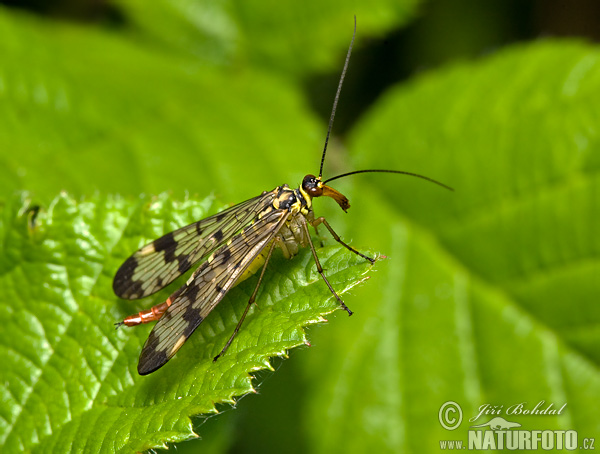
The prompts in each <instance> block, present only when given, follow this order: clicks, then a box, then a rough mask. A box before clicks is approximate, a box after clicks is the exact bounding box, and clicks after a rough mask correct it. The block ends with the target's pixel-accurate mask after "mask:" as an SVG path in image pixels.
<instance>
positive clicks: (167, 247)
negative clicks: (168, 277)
mask: <svg viewBox="0 0 600 454" xmlns="http://www.w3.org/2000/svg"><path fill="white" fill-rule="evenodd" d="M152 244H153V245H154V250H155V251H156V252H161V251H164V253H165V262H172V261H174V260H175V248H176V246H177V242H176V241H175V236H174V235H173V232H171V233H167V234H166V235H164V236H162V237H160V238H159V239H158V240H155V241H154V242H153V243H152Z"/></svg>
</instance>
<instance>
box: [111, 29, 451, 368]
mask: <svg viewBox="0 0 600 454" xmlns="http://www.w3.org/2000/svg"><path fill="white" fill-rule="evenodd" d="M354 33H355V34H356V22H355V28H354ZM353 43H354V36H353V37H352V42H351V44H350V48H349V50H348V54H347V56H346V61H345V64H344V69H343V71H342V76H341V78H340V82H339V85H338V89H337V92H336V96H335V100H334V104H333V110H332V114H331V118H330V121H329V128H328V131H327V137H326V140H325V147H324V149H323V155H322V158H321V167H320V171H319V176H314V175H310V174H309V175H306V176H305V177H304V179H303V181H302V184H301V185H300V187H299V188H297V189H291V188H290V187H289V186H288V185H283V186H278V187H276V188H275V189H273V190H272V191H268V192H263V193H262V194H261V195H259V196H258V197H254V198H252V199H250V200H247V201H245V202H242V203H240V204H238V205H235V206H233V207H231V208H228V209H226V210H224V211H222V212H220V213H217V214H215V215H213V216H210V217H208V218H205V219H203V220H201V221H198V222H195V223H193V224H190V225H188V226H186V227H182V228H180V229H178V230H175V231H174V232H171V233H167V234H166V235H164V236H163V237H161V238H159V239H157V240H155V241H153V242H151V243H149V244H147V245H146V246H144V247H142V248H141V249H139V250H138V251H137V252H135V253H134V254H133V255H132V256H131V257H129V259H127V260H126V261H125V262H124V263H123V265H122V266H121V268H119V270H118V271H117V274H116V275H115V278H114V281H113V289H114V292H115V293H116V294H117V295H118V296H120V297H122V298H127V299H137V298H143V297H145V296H148V295H151V294H153V293H155V292H157V291H159V290H161V289H162V288H164V287H165V286H167V285H168V284H170V283H171V282H173V280H175V279H176V278H177V277H179V276H181V275H182V274H183V273H185V272H186V271H188V270H189V269H190V268H191V266H193V265H194V264H196V263H198V262H201V264H200V266H199V267H198V268H197V269H196V271H195V272H194V273H193V274H192V276H191V277H190V278H189V279H188V281H187V282H186V283H185V284H184V285H183V286H182V287H181V288H180V289H178V290H177V291H176V292H174V293H173V294H172V295H171V296H169V298H167V300H166V301H165V302H163V303H161V304H158V305H156V306H154V307H153V308H151V309H149V310H146V311H142V312H139V313H138V314H135V315H131V316H129V317H127V318H125V319H124V320H123V322H121V323H119V324H118V325H122V324H124V325H127V326H135V325H138V324H141V323H147V322H151V321H156V320H158V322H157V324H156V326H155V327H154V329H153V330H152V332H151V333H150V336H149V337H148V340H147V341H146V343H145V344H144V347H143V349H142V353H141V355H140V360H139V364H138V372H139V373H140V374H141V375H146V374H149V373H151V372H153V371H155V370H157V369H158V368H160V367H162V366H163V365H164V364H165V363H166V362H167V361H168V360H169V359H171V358H172V357H173V355H175V353H176V352H177V351H178V350H179V348H180V347H181V346H182V345H183V344H184V342H185V341H186V340H187V339H188V337H189V336H190V335H191V334H192V333H193V332H194V330H195V329H196V328H197V327H198V325H200V323H202V321H203V320H204V319H205V318H206V316H207V315H208V314H209V313H210V312H211V311H212V310H213V309H214V308H215V306H216V305H217V304H218V303H219V302H220V301H221V300H222V299H223V297H224V296H225V295H226V294H227V292H228V291H229V290H231V288H232V287H234V286H235V285H236V284H238V283H239V282H241V281H242V280H244V279H246V278H247V277H248V276H250V275H251V274H253V273H255V272H257V271H258V270H259V269H261V267H262V270H261V273H260V276H259V279H258V283H257V285H256V287H255V289H254V292H253V293H252V296H251V297H250V299H249V301H248V304H247V306H246V309H245V311H244V313H243V315H242V317H241V318H240V320H239V322H238V324H237V326H236V328H235V330H234V331H233V333H232V335H231V337H230V338H229V340H228V341H227V343H226V344H225V345H224V347H223V349H222V350H221V352H220V353H219V354H218V355H217V356H215V358H214V360H215V361H216V360H217V359H218V358H219V357H220V356H221V355H223V354H224V353H225V351H226V350H227V348H228V347H229V345H230V344H231V342H232V341H233V339H234V337H235V335H236V334H237V332H238V331H239V329H240V327H241V325H242V322H243V321H244V318H245V317H246V315H247V313H248V311H249V309H250V307H251V305H252V304H253V303H254V300H255V298H256V294H257V292H258V289H259V286H260V283H261V281H262V278H263V276H264V273H265V270H266V268H267V265H268V263H269V259H270V258H271V254H272V253H273V250H274V248H275V247H278V248H280V249H281V250H282V251H283V255H284V256H285V257H286V258H291V257H293V256H294V255H296V254H297V253H298V250H299V247H306V246H309V247H310V249H311V251H312V255H313V258H314V260H315V264H316V267H317V270H318V272H319V273H320V275H321V276H322V277H323V280H324V282H325V284H326V285H327V286H328V287H329V290H330V291H331V293H332V294H333V295H334V296H335V298H336V299H337V301H338V302H339V304H340V305H341V307H342V308H343V309H344V310H346V311H347V312H348V314H349V315H352V311H351V310H350V309H349V308H348V307H347V306H346V305H345V304H344V302H343V301H342V299H341V298H340V297H339V295H338V294H337V293H336V291H335V290H334V289H333V287H332V286H331V284H330V283H329V281H328V280H327V277H326V276H325V274H324V272H323V268H322V267H321V264H320V263H319V258H318V256H317V252H316V250H315V247H314V245H313V243H312V240H311V237H310V232H309V225H310V226H312V227H314V228H315V230H316V228H317V226H319V225H321V224H323V225H324V226H325V227H326V228H327V230H328V231H329V232H330V233H331V235H332V236H333V238H334V239H335V240H336V241H338V242H339V243H340V244H342V245H343V246H344V247H346V248H347V249H349V250H350V251H352V252H354V253H355V254H357V255H359V256H361V257H363V258H364V259H365V260H368V261H370V262H371V263H373V262H374V261H375V260H374V259H373V258H371V257H367V256H366V255H363V254H361V253H360V252H358V251H357V250H355V249H354V248H352V247H351V246H349V245H348V244H346V243H345V242H343V241H342V240H341V239H340V237H339V236H338V235H337V234H336V233H335V231H334V230H333V229H332V228H331V226H330V225H329V223H328V222H327V221H326V220H325V218H323V217H319V218H315V216H314V213H313V209H312V200H313V198H315V197H321V196H327V197H331V198H333V199H334V200H335V201H336V202H337V203H338V205H339V206H340V207H341V208H342V209H343V210H344V211H346V210H347V209H348V208H350V203H349V202H348V199H347V198H346V197H345V196H344V195H343V194H341V193H339V192H338V191H336V190H335V189H333V188H331V187H330V186H328V185H326V184H325V183H327V182H328V181H332V180H335V179H338V178H342V177H345V176H348V175H353V174H356V173H362V172H389V173H401V174H408V175H412V176H416V177H419V178H423V179H426V180H429V181H432V182H434V183H436V184H439V185H441V186H444V187H446V188H448V187H447V186H445V185H443V184H442V183H439V182H437V181H435V180H431V179H430V178H427V177H424V176H421V175H417V174H413V173H409V172H403V171H396V170H359V171H355V172H350V173H346V174H343V175H338V176H336V177H333V178H329V179H328V180H325V181H323V180H322V176H321V175H322V173H323V164H324V162H325V153H326V150H327V143H328V139H329V135H330V133H331V127H332V124H333V118H334V115H335V109H336V106H337V101H338V99H339V94H340V91H341V87H342V82H343V80H344V76H345V73H346V69H347V67H348V61H349V58H350V53H351V51H352V45H353ZM448 189H450V188H448Z"/></svg>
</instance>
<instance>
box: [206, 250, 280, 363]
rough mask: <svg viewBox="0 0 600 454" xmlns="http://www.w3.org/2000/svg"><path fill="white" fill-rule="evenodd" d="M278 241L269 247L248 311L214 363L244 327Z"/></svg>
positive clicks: (214, 359)
mask: <svg viewBox="0 0 600 454" xmlns="http://www.w3.org/2000/svg"><path fill="white" fill-rule="evenodd" d="M276 241H277V240H273V242H271V245H270V246H269V252H268V253H267V258H266V259H265V264H264V265H263V268H262V271H261V272H260V276H259V277H258V282H257V283H256V287H254V292H252V296H251V297H250V299H249V300H248V304H247V305H246V309H245V310H244V313H243V314H242V317H241V318H240V321H239V322H238V324H237V325H236V327H235V329H234V330H233V334H232V335H231V337H230V338H229V340H228V341H227V343H226V344H225V347H223V349H222V350H221V351H220V352H219V354H218V355H217V356H215V357H214V358H213V362H216V361H217V360H218V359H219V358H220V357H221V356H223V355H224V354H225V352H226V351H227V349H228V348H229V346H230V345H231V343H232V342H233V339H234V337H235V336H236V335H237V333H238V331H239V330H240V328H241V327H242V323H243V322H244V319H245V318H246V315H248V311H249V310H250V306H252V304H253V303H254V300H255V299H256V294H257V293H258V288H259V287H260V283H261V282H262V279H263V276H264V275H265V271H266V269H267V265H268V264H269V260H270V259H271V254H273V249H275V243H276Z"/></svg>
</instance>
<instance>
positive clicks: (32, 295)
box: [0, 195, 370, 452]
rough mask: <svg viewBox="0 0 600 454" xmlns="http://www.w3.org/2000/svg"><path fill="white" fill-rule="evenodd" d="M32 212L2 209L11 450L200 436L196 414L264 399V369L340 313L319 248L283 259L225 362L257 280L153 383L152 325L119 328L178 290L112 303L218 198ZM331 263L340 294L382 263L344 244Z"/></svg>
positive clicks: (328, 251)
mask: <svg viewBox="0 0 600 454" xmlns="http://www.w3.org/2000/svg"><path fill="white" fill-rule="evenodd" d="M29 208H30V205H29V203H28V200H26V198H25V197H22V198H16V199H13V200H10V201H9V202H8V204H7V205H6V206H4V207H3V208H2V211H1V213H0V216H1V217H0V219H1V222H0V233H1V243H0V244H2V249H1V250H0V269H1V270H2V273H1V275H0V285H1V286H2V288H3V295H4V296H3V298H2V300H0V310H1V311H2V313H3V314H5V316H4V323H3V329H2V330H1V331H0V350H1V354H2V357H3V358H4V360H3V361H4V362H3V367H2V369H1V370H0V384H1V385H0V395H1V396H2V402H3V404H2V407H1V408H2V415H0V416H1V418H0V446H2V450H3V452H18V451H28V452H134V451H140V450H145V449H150V448H155V447H160V446H163V445H164V443H165V442H176V441H182V440H186V439H189V438H191V437H195V434H194V432H193V430H192V425H191V421H190V419H189V417H190V416H192V415H196V414H201V413H215V412H217V409H216V407H215V405H216V404H219V403H231V404H233V403H235V399H236V397H239V396H242V395H244V394H247V393H251V392H254V391H255V390H254V388H253V384H252V376H251V374H252V373H255V372H257V371H259V370H261V369H270V368H271V365H270V363H269V358H270V357H273V356H285V355H286V354H287V351H288V350H289V349H291V348H293V347H296V346H299V345H303V344H307V339H306V334H305V332H304V329H303V328H304V327H306V326H307V325H311V324H314V323H318V322H320V321H323V318H322V316H323V315H325V314H327V313H330V312H332V311H334V310H336V309H337V308H338V307H339V305H338V303H337V301H336V300H335V299H334V298H333V297H332V295H331V293H330V292H329V290H328V288H327V286H326V285H325V284H324V283H323V282H322V279H321V277H320V276H319V274H318V273H317V272H316V269H315V266H314V262H313V259H312V255H311V253H310V251H306V250H305V251H303V252H302V253H301V254H300V255H299V256H297V257H295V259H294V260H293V261H288V260H284V259H283V257H282V256H281V255H280V254H275V256H274V259H273V262H272V263H271V266H270V267H269V269H268V271H267V273H266V274H265V277H264V282H263V285H262V286H261V290H260V292H259V294H258V297H257V303H258V307H254V308H253V309H252V310H251V311H250V313H249V315H248V317H247V319H246V321H245V323H244V325H243V328H242V330H241V331H240V333H239V335H238V336H237V337H236V338H235V340H234V342H233V343H232V344H231V346H230V348H229V350H228V351H227V353H226V354H225V356H223V357H222V358H221V359H220V360H219V361H218V362H217V363H213V362H212V358H213V356H214V355H216V353H218V351H219V350H220V349H221V348H222V347H223V345H224V344H225V342H226V341H227V339H228V338H229V336H230V335H231V333H232V332H233V329H234V327H235V325H236V323H237V320H238V319H239V317H240V316H241V314H242V312H243V310H244V308H245V306H246V303H247V301H248V298H249V296H250V294H251V292H252V290H253V289H254V286H255V285H256V283H257V277H256V276H254V277H252V278H250V279H248V280H247V281H245V282H243V283H242V284H240V285H239V286H238V287H235V288H234V289H233V290H231V291H230V292H229V293H228V295H227V296H226V298H225V299H224V300H223V301H222V302H221V303H220V304H219V306H218V307H217V309H215V310H214V311H213V313H211V315H210V316H209V317H207V319H206V320H205V321H204V322H203V323H202V324H201V325H200V327H199V328H198V329H197V330H196V332H195V333H194V335H193V336H192V337H191V338H190V340H189V341H188V342H187V343H186V345H185V346H184V347H183V348H182V349H181V350H180V352H179V353H178V354H177V355H176V357H175V358H174V359H172V360H171V361H170V362H169V363H168V364H167V365H166V366H164V367H163V368H162V369H160V370H159V371H157V372H155V373H153V374H151V375H149V376H147V377H140V376H138V375H137V372H136V367H137V358H138V355H139V352H140V349H141V346H142V344H143V342H144V341H145V339H146V337H147V336H148V334H149V331H150V329H151V327H139V328H136V329H119V330H115V329H114V322H115V321H118V320H121V319H123V318H124V317H125V316H126V315H128V314H130V313H134V312H136V311H139V310H141V309H143V308H148V307H149V306H151V305H152V304H155V303H157V302H160V301H162V300H164V299H165V298H166V297H167V296H168V294H169V291H167V290H165V291H163V292H161V293H159V294H157V296H156V297H151V298H148V299H147V300H145V301H142V302H140V303H135V302H133V303H132V302H130V301H122V300H118V298H116V297H115V296H114V295H113V294H112V286H111V281H112V277H113V275H114V273H115V270H116V269H117V268H118V266H119V265H120V263H121V262H122V261H124V259H125V258H127V256H128V255H129V254H131V253H132V252H134V251H135V249H136V248H138V247H140V246H141V245H143V244H145V243H147V242H148V241H149V240H151V239H153V238H156V237H157V236H159V235H161V234H162V233H164V232H166V231H169V230H171V229H173V228H175V227H176V226H180V225H182V224H186V223H190V222H192V221H194V220H197V219H198V218H200V217H204V216H205V215H206V214H207V213H209V212H214V211H215V203H214V201H213V200H212V199H205V200H203V201H195V200H186V201H183V202H173V201H171V199H170V198H169V197H167V196H160V197H158V198H155V199H152V200H144V199H141V200H139V201H137V202H132V201H128V200H125V199H122V198H116V197H100V196H98V197H94V198H92V199H89V200H86V201H82V202H75V201H74V200H73V199H71V198H70V197H69V196H67V195H61V196H60V197H57V198H56V199H55V200H54V201H53V202H52V204H51V205H50V206H49V208H48V210H43V209H42V210H41V211H39V213H38V214H37V215H36V216H33V212H32V211H31V210H29ZM319 256H320V258H321V262H322V264H323V266H324V267H325V268H326V269H327V275H328V278H329V280H330V282H331V284H332V285H333V286H334V287H335V288H336V289H337V290H338V291H339V293H344V292H346V291H347V290H348V289H350V288H352V287H353V286H355V285H356V284H358V283H360V282H362V281H363V280H364V279H366V277H365V276H364V273H365V272H366V271H367V270H368V269H369V268H370V266H369V265H367V264H366V263H365V261H364V260H363V259H360V258H359V257H357V256H355V255H354V254H352V253H350V252H349V251H347V250H346V249H344V248H341V247H338V246H335V247H331V246H329V247H325V248H322V249H319ZM182 282H183V281H182V280H181V279H180V282H179V284H181V283H182ZM171 287H172V288H176V287H173V286H171Z"/></svg>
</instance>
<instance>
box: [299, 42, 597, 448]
mask: <svg viewBox="0 0 600 454" xmlns="http://www.w3.org/2000/svg"><path fill="white" fill-rule="evenodd" d="M598 106H600V52H599V51H598V49H597V47H593V46H589V45H584V44H581V43H576V42H552V41H550V42H544V43H538V44H532V45H527V46H520V47H515V48H512V49H508V50H505V51H503V52H501V53H498V54H497V55H495V56H493V57H490V58H488V59H483V60H482V61H480V62H473V63H468V64H462V65H457V66H455V67H452V68H448V69H446V70H444V71H438V72H436V73H431V74H427V75H425V76H422V77H420V78H418V79H416V80H415V81H412V82H411V83H410V84H408V85H404V86H401V87H400V86H399V87H397V88H395V89H393V90H391V91H390V92H389V93H387V94H386V95H385V96H384V97H382V99H381V100H380V102H379V103H378V104H377V105H375V106H374V107H373V109H372V110H371V112H370V113H369V114H368V115H367V116H366V117H365V118H364V119H363V121H361V122H360V124H358V125H357V127H356V128H355V129H354V131H353V134H352V137H351V140H350V149H351V150H352V153H353V155H354V156H355V157H356V161H357V163H356V164H355V167H356V168H395V169H402V170H406V171H410V172H418V173H422V174H425V175H427V176H429V177H432V178H436V179H438V180H440V181H443V182H444V183H447V184H449V185H451V186H454V187H455V188H456V192H455V193H449V192H446V191H444V190H443V189H440V188H439V187H436V186H434V185H431V184H428V183H424V182H422V181H420V180H417V179H414V178H412V179H411V178H409V177H398V176H395V175H380V174H376V175H375V174H374V175H372V176H371V177H370V178H367V177H365V178H361V180H360V181H361V182H362V184H360V183H358V184H357V185H356V186H357V187H360V191H357V190H353V188H352V187H349V188H348V190H346V189H343V192H345V193H347V195H348V196H349V198H350V200H351V201H352V203H353V210H354V209H356V211H355V212H353V215H355V216H357V217H358V218H360V219H364V220H368V221H365V222H362V221H361V222H357V223H351V224H349V223H347V225H349V226H351V228H348V229H347V230H346V232H345V233H344V235H343V236H344V237H346V238H353V239H354V240H355V242H356V243H358V244H369V246H370V247H374V248H376V249H378V250H381V251H382V253H384V254H385V255H387V256H389V260H386V262H385V266H382V267H381V269H380V272H379V273H377V274H376V275H375V276H374V278H373V283H374V284H375V285H373V286H370V287H369V289H368V290H366V291H365V289H359V290H357V292H356V293H357V300H359V301H361V303H356V302H354V300H353V299H351V298H346V300H347V303H348V304H349V305H350V304H351V307H353V308H354V309H355V311H356V317H353V320H352V323H351V325H350V324H344V323H340V324H334V325H333V326H332V329H330V330H327V331H319V332H318V333H316V335H315V337H314V343H315V344H319V345H321V344H325V345H327V346H328V347H325V350H330V351H323V352H320V351H319V352H316V354H315V355H310V356H306V357H303V359H304V364H303V365H298V369H299V370H301V371H302V372H303V373H304V374H305V375H306V379H305V380H304V383H305V384H306V386H307V388H308V389H307V391H306V395H307V396H309V397H308V398H307V399H306V401H305V415H306V416H305V418H303V428H304V430H305V431H306V433H307V434H308V435H307V436H308V439H309V440H310V443H309V444H308V447H307V450H308V451H310V452H323V453H325V452H327V453H331V452H344V453H351V452H356V453H359V452H365V451H366V450H367V449H368V450H372V451H374V452H424V451H426V452H434V451H435V452H437V450H439V447H440V444H439V443H440V440H449V439H450V440H452V439H457V440H464V441H465V442H466V440H467V430H468V426H469V425H471V424H477V423H483V422H487V421H488V420H489V419H491V417H492V416H489V415H488V416H483V417H481V418H480V419H479V420H478V422H477V423H475V422H469V421H468V420H469V418H471V417H474V416H475V415H477V414H478V412H479V407H480V406H482V405H484V404H490V405H497V406H503V411H505V410H507V409H508V408H509V407H510V406H512V405H516V404H519V403H525V408H529V409H530V410H531V409H533V408H534V406H535V405H536V404H537V403H538V402H541V401H544V402H545V405H544V406H543V408H546V407H547V406H548V405H549V404H550V403H552V404H553V406H554V408H555V409H558V408H560V407H561V406H562V405H563V404H565V403H566V404H567V406H566V407H565V410H564V411H563V413H562V414H561V415H555V416H552V415H549V416H540V415H537V416H536V415H528V416H525V415H518V416H515V415H513V416H507V415H506V413H502V416H504V417H505V418H506V419H508V420H510V421H517V422H519V423H520V424H522V426H523V427H522V429H523V430H531V429H544V430H577V431H578V433H579V436H580V437H581V438H583V437H593V436H594V434H597V433H600V420H599V419H598V417H597V415H596V410H595V407H594V405H593V404H591V402H597V401H598V400H599V399H600V355H599V354H598V345H599V344H600V331H599V330H598V328H597V327H598V326H600V306H599V305H598V301H599V300H600V286H599V280H598V276H599V275H600V261H599V257H600V242H599V240H598V231H599V227H600V224H599V223H598V220H599V219H600V217H599V216H598V212H599V200H600V178H599V177H598V164H599V163H600V160H599V159H598V157H599V156H600V140H599V136H598V130H597V126H596V125H597V123H598V119H599V118H600V108H599V107H598ZM365 223H368V224H369V225H373V226H378V225H382V224H385V225H386V231H385V233H384V232H383V231H382V230H381V229H379V228H375V229H374V232H370V231H369V229H367V228H364V224H365ZM334 225H337V224H334ZM388 229H389V230H388ZM356 243H355V244H356ZM357 305H358V307H357ZM340 339H343V340H344V342H343V344H342V346H340V345H339V340H340ZM336 341H337V342H338V345H337V347H335V349H334V348H331V347H330V346H332V345H336ZM334 352H335V353H334ZM446 401H456V402H458V403H459V404H460V405H461V407H462V410H463V415H464V420H463V422H462V425H461V426H460V428H459V430H456V431H454V432H449V431H446V430H444V429H443V428H442V426H441V425H440V423H439V422H438V419H437V418H438V411H439V409H440V407H441V406H442V404H443V403H444V402H446ZM316 418H319V424H318V425H317V426H315V425H314V424H312V422H313V421H315V420H316Z"/></svg>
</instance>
